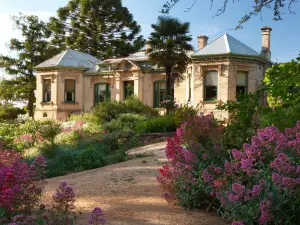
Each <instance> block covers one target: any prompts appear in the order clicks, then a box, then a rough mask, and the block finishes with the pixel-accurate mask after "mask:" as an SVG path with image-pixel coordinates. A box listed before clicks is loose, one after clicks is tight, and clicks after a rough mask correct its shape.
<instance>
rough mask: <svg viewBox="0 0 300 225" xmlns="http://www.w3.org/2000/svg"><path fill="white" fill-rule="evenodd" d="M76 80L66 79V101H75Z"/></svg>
mask: <svg viewBox="0 0 300 225" xmlns="http://www.w3.org/2000/svg"><path fill="white" fill-rule="evenodd" d="M75 82H76V81H75V80H70V79H66V80H65V101H66V102H75Z"/></svg>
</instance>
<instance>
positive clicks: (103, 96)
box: [94, 83, 110, 105]
mask: <svg viewBox="0 0 300 225" xmlns="http://www.w3.org/2000/svg"><path fill="white" fill-rule="evenodd" d="M94 91H95V105H96V104H99V103H101V102H105V101H108V100H109V99H110V84H106V83H102V84H101V83H100V84H95V86H94Z"/></svg>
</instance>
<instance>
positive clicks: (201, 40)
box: [197, 35, 208, 50]
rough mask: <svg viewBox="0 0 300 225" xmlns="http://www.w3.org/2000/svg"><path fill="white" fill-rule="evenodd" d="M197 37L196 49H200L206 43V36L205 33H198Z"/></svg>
mask: <svg viewBox="0 0 300 225" xmlns="http://www.w3.org/2000/svg"><path fill="white" fill-rule="evenodd" d="M197 38H198V50H200V49H202V48H204V47H205V46H206V45H207V41H208V37H207V36H205V35H199V36H198V37H197Z"/></svg>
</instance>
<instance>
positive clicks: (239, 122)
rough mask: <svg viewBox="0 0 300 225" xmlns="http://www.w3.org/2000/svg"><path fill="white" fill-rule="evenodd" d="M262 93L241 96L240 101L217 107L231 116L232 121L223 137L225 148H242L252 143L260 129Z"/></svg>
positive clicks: (228, 102)
mask: <svg viewBox="0 0 300 225" xmlns="http://www.w3.org/2000/svg"><path fill="white" fill-rule="evenodd" d="M260 99H261V98H260V93H249V94H243V95H240V101H239V102H235V101H227V102H226V103H224V104H220V105H218V106H217V109H218V110H225V111H227V112H228V113H229V114H230V118H231V119H230V121H229V124H228V126H227V127H226V129H225V132H224V135H223V142H224V146H226V148H227V149H230V148H237V149H240V148H242V146H243V144H244V143H248V142H250V141H251V137H252V136H253V135H254V134H255V132H256V130H257V128H258V127H259V123H258V118H259V111H260Z"/></svg>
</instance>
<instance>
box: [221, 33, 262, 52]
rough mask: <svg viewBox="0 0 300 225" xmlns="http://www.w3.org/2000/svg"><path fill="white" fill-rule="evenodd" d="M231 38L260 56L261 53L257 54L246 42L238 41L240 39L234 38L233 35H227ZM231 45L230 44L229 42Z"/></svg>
mask: <svg viewBox="0 0 300 225" xmlns="http://www.w3.org/2000/svg"><path fill="white" fill-rule="evenodd" d="M227 35H228V36H229V37H230V38H232V39H234V40H235V41H237V42H239V43H240V44H242V45H243V46H245V47H247V48H249V49H251V50H253V51H254V52H256V53H258V54H259V52H257V51H256V50H254V49H253V48H251V47H250V46H248V45H246V44H245V43H244V42H241V41H240V40H238V39H236V38H235V37H233V36H232V35H230V34H227ZM228 43H229V42H228Z"/></svg>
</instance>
